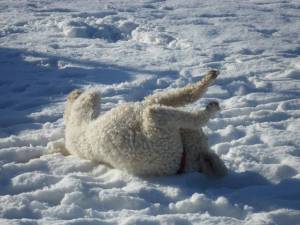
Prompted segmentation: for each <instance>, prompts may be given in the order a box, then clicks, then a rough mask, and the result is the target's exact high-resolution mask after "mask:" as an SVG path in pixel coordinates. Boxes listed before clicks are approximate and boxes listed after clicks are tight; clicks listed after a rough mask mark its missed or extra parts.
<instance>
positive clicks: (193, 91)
mask: <svg viewBox="0 0 300 225" xmlns="http://www.w3.org/2000/svg"><path fill="white" fill-rule="evenodd" d="M218 75H219V71H216V70H210V71H209V72H208V73H207V74H206V75H205V76H204V78H203V79H202V80H201V81H199V82H197V83H196V84H190V85H188V86H186V87H183V88H176V89H174V90H171V91H167V92H161V93H156V94H153V95H150V96H148V97H146V98H145V102H147V103H148V104H149V105H151V104H161V105H165V106H173V107H177V106H183V105H186V104H189V103H192V102H195V101H197V100H198V99H199V98H200V97H201V96H202V95H203V94H204V93H205V91H206V90H207V88H208V86H209V85H211V84H212V83H213V81H214V80H215V79H216V78H217V76H218Z"/></svg>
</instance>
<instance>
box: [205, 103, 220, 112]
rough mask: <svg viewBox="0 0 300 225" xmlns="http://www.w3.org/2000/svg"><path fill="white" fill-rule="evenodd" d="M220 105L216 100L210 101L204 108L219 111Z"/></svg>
mask: <svg viewBox="0 0 300 225" xmlns="http://www.w3.org/2000/svg"><path fill="white" fill-rule="evenodd" d="M220 109H221V108H220V105H219V103H218V102H217V101H212V102H210V103H208V104H207V106H206V110H207V111H209V112H217V111H220Z"/></svg>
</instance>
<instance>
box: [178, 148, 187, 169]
mask: <svg viewBox="0 0 300 225" xmlns="http://www.w3.org/2000/svg"><path fill="white" fill-rule="evenodd" d="M185 165H186V151H185V149H183V152H182V155H181V161H180V167H179V169H178V170H177V174H182V173H183V172H184V169H185Z"/></svg>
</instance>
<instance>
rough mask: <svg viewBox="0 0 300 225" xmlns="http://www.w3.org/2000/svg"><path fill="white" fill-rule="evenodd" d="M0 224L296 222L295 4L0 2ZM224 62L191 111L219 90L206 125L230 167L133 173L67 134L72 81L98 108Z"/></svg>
mask: <svg viewBox="0 0 300 225" xmlns="http://www.w3.org/2000/svg"><path fill="white" fill-rule="evenodd" d="M0 12H1V13H0V28H1V29H0V47H1V48H0V95H1V98H0V218H1V219H0V224H105V225H106V224H107V225H109V224H112V225H113V224H120V225H125V224H151V225H152V224H183V225H188V224H249V225H250V224H256V225H257V224H258V225H259V224H263V225H266V224H284V225H288V224H290V225H292V224H293V225H294V224H300V148H299V147H300V138H299V136H300V98H299V97H300V93H299V90H300V37H299V34H300V2H299V1H297V0H294V1H293V0H290V1H288V0H276V1H269V0H265V1H263V0H253V1H227V0H225V1H218V0H203V1H198V0H195V1H191V0H184V1H181V0H177V1H155V0H151V1H143V2H142V1H133V0H130V1H129V0H128V1H115V2H112V3H108V1H105V0H98V1H96V0H95V1H92V0H86V1H79V0H72V1H69V0H64V1H63V0H60V1H51V0H43V1H34V0H31V1H30V0H27V1H25V0H19V1H13V0H11V1H9V0H7V1H1V2H0ZM209 68H214V69H219V70H221V75H220V77H219V78H218V80H217V82H216V84H215V85H214V86H213V87H211V88H210V90H209V92H208V93H207V94H206V95H205V97H204V98H203V99H201V100H200V101H199V102H197V103H196V104H193V105H191V106H189V107H188V108H187V110H190V109H194V108H200V107H203V106H204V105H205V104H206V103H207V102H208V101H209V100H218V101H220V103H221V105H222V108H223V110H222V111H221V112H220V113H219V115H218V116H217V117H216V118H215V119H213V120H212V121H211V122H210V123H209V124H208V126H207V127H206V128H205V130H206V132H207V133H208V134H209V139H210V144H211V146H212V149H213V150H214V151H215V152H216V153H217V154H218V155H220V156H221V157H222V159H223V160H224V161H225V162H226V165H227V166H228V167H229V169H230V173H229V175H228V176H227V177H225V178H224V179H221V180H212V179H208V178H206V177H204V176H203V175H201V174H198V173H189V174H184V175H180V176H173V177H161V178H151V179H145V178H139V177H134V176H131V175H129V174H126V173H124V172H121V171H118V170H115V169H110V168H108V167H106V166H104V165H95V164H93V163H91V162H89V161H85V160H81V159H79V158H76V157H74V156H67V157H64V156H62V155H60V154H53V155H44V153H45V149H46V145H47V144H48V143H49V142H50V143H52V144H53V142H62V141H63V132H64V127H63V123H62V113H63V109H64V101H65V98H66V95H67V94H68V92H70V91H71V90H72V89H74V88H78V87H79V88H83V89H86V88H89V87H93V88H95V89H97V90H101V92H102V101H103V102H102V110H103V111H106V110H109V109H110V108H112V107H114V106H116V105H118V104H120V103H123V102H128V101H137V100H141V99H143V97H144V96H146V95H148V94H149V93H152V92H156V91H159V90H161V89H167V88H173V87H181V86H184V85H186V84H188V83H192V82H195V81H197V80H199V79H201V76H202V75H203V74H204V72H205V71H207V70H208V69H209Z"/></svg>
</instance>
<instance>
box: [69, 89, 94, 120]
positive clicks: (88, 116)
mask: <svg viewBox="0 0 300 225" xmlns="http://www.w3.org/2000/svg"><path fill="white" fill-rule="evenodd" d="M99 111H100V96H99V94H98V93H97V92H96V91H85V92H83V93H82V94H80V95H79V96H78V97H77V98H76V100H75V101H74V103H73V104H72V106H71V109H70V119H69V120H70V122H72V123H73V124H77V125H80V124H82V123H88V122H90V121H91V120H93V119H95V118H97V117H98V115H99Z"/></svg>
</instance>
